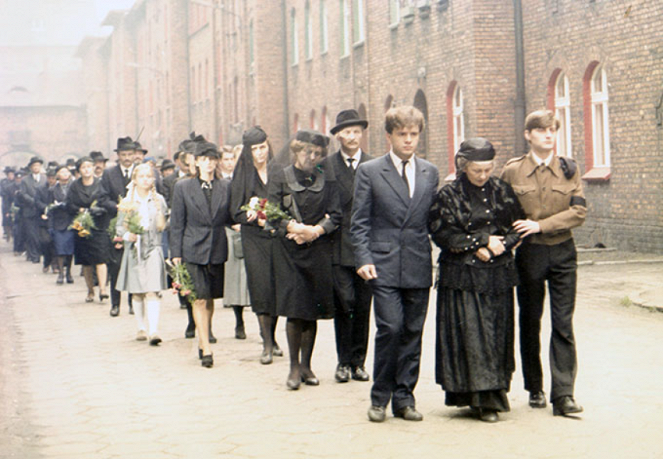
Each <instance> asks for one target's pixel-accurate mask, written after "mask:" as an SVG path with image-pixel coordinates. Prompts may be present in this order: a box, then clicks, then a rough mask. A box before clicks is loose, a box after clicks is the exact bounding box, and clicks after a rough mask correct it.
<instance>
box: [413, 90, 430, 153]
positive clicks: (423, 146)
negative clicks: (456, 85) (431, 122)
mask: <svg viewBox="0 0 663 459" xmlns="http://www.w3.org/2000/svg"><path fill="white" fill-rule="evenodd" d="M413 105H414V107H415V108H417V109H418V110H419V111H420V112H421V113H423V115H424V122H425V127H424V130H423V131H422V132H421V135H420V137H419V145H418V147H417V156H419V157H421V158H426V157H427V156H428V102H427V101H426V94H424V92H423V91H422V90H421V89H419V90H418V91H417V93H416V94H415V95H414V103H413Z"/></svg>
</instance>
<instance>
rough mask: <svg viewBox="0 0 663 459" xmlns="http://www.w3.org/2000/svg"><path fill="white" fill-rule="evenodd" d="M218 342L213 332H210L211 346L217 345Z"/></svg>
mask: <svg viewBox="0 0 663 459" xmlns="http://www.w3.org/2000/svg"><path fill="white" fill-rule="evenodd" d="M216 341H217V339H216V336H214V335H213V334H212V332H209V342H210V344H216Z"/></svg>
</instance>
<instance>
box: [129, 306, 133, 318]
mask: <svg viewBox="0 0 663 459" xmlns="http://www.w3.org/2000/svg"><path fill="white" fill-rule="evenodd" d="M129 314H130V315H132V316H133V315H134V307H133V305H129Z"/></svg>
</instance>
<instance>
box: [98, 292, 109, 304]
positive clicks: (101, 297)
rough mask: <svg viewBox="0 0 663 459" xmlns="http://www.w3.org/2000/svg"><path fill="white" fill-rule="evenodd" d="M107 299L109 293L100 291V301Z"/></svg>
mask: <svg viewBox="0 0 663 459" xmlns="http://www.w3.org/2000/svg"><path fill="white" fill-rule="evenodd" d="M107 299H108V295H107V294H106V293H101V292H99V301H100V302H102V303H103V302H104V300H107Z"/></svg>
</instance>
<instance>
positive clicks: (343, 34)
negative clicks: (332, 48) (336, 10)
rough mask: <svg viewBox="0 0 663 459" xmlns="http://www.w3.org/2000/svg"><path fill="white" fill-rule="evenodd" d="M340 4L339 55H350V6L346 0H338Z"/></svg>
mask: <svg viewBox="0 0 663 459" xmlns="http://www.w3.org/2000/svg"><path fill="white" fill-rule="evenodd" d="M339 6H340V17H341V24H340V26H341V27H340V37H339V38H340V39H341V57H345V56H349V55H350V7H349V6H348V0H339Z"/></svg>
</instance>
